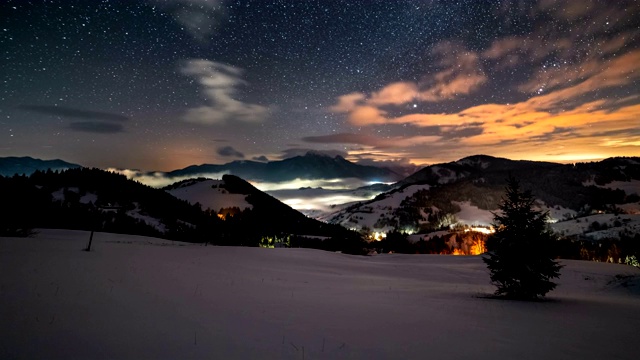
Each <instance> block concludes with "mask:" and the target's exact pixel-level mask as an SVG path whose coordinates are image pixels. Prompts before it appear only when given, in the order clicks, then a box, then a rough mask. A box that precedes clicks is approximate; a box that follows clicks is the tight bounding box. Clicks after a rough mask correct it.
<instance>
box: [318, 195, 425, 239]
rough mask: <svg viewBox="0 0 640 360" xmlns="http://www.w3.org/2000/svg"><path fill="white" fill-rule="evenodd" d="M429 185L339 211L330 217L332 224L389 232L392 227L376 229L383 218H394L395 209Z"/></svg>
mask: <svg viewBox="0 0 640 360" xmlns="http://www.w3.org/2000/svg"><path fill="white" fill-rule="evenodd" d="M429 188H430V186H429V185H410V186H407V187H406V188H404V189H401V190H397V191H393V192H388V193H385V194H383V195H382V198H380V199H378V200H374V201H372V202H370V203H363V204H362V205H360V206H358V207H357V208H356V209H352V210H350V211H349V212H346V211H344V210H342V209H341V210H339V211H337V212H335V213H334V214H333V215H332V216H330V222H337V223H339V224H341V225H342V226H344V227H346V228H353V229H362V228H363V227H365V226H366V227H368V228H369V229H375V230H376V231H383V232H389V231H391V230H393V227H392V226H384V227H382V228H378V227H374V225H375V224H376V222H377V221H378V220H379V219H380V218H381V217H382V216H387V217H393V211H394V209H397V208H399V207H400V203H402V201H404V200H405V199H406V198H408V197H410V196H412V195H413V194H415V193H416V192H418V191H420V190H428V189H429Z"/></svg>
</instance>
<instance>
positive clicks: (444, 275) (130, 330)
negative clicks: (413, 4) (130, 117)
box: [0, 230, 640, 359]
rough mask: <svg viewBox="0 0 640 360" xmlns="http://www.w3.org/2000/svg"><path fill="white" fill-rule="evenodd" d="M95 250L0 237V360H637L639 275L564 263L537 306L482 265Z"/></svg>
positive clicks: (167, 246)
mask: <svg viewBox="0 0 640 360" xmlns="http://www.w3.org/2000/svg"><path fill="white" fill-rule="evenodd" d="M87 238H88V233H86V232H79V231H56V230H42V231H41V232H40V234H39V235H38V236H37V237H35V238H26V239H23V238H0V339H1V340H0V358H1V359H16V358H20V359H69V358H74V359H106V358H109V359H115V358H117V359H187V358H202V359H637V356H638V347H637V340H638V324H640V293H639V290H640V289H639V286H640V282H639V276H640V271H639V270H638V269H636V268H632V267H630V266H624V265H615V264H603V263H592V262H579V261H564V262H563V263H564V264H565V265H566V267H564V268H563V269H562V277H561V278H560V286H559V287H558V289H557V290H555V291H553V292H552V293H551V294H550V296H549V300H550V301H546V302H533V303H529V302H517V301H504V300H492V299H488V298H483V297H482V296H483V295H485V294H488V293H490V292H492V291H493V288H492V287H491V286H490V285H489V283H488V275H487V272H486V270H485V267H484V265H483V263H482V261H481V259H480V257H473V256H439V255H378V256H374V257H359V256H348V255H343V254H337V253H330V252H324V251H319V250H310V249H261V248H238V247H212V246H208V247H204V246H199V245H191V244H184V243H178V242H171V241H164V240H157V239H151V238H144V237H136V236H126V235H112V234H105V233H96V235H95V238H94V244H93V249H94V251H92V252H90V253H87V252H84V251H81V249H82V248H83V247H84V246H86V242H87ZM616 275H622V276H628V277H626V278H620V279H616V277H615V276H616ZM624 285H627V286H626V287H625V286H624Z"/></svg>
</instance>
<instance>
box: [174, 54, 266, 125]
mask: <svg viewBox="0 0 640 360" xmlns="http://www.w3.org/2000/svg"><path fill="white" fill-rule="evenodd" d="M180 71H181V72H182V73H183V74H185V75H188V76H190V77H193V78H194V79H196V81H198V83H199V84H200V85H201V86H202V90H203V92H204V94H205V95H206V99H207V101H208V103H209V105H205V106H200V107H197V108H193V109H189V110H188V111H187V113H186V114H185V115H184V117H183V118H184V120H186V121H188V122H194V123H199V124H205V125H210V124H223V123H226V122H230V121H241V122H249V123H255V122H260V121H262V120H264V119H265V118H266V117H267V116H268V113H269V109H268V108H267V107H265V106H261V105H257V104H250V103H245V102H242V101H239V100H236V99H235V97H236V95H237V94H236V93H237V92H238V90H237V88H238V87H239V86H240V85H246V82H245V81H244V80H243V79H242V78H241V76H242V73H243V71H242V69H239V68H237V67H233V66H230V65H226V64H222V63H218V62H215V61H209V60H203V59H193V60H189V61H186V62H185V63H184V64H183V66H182V67H181V69H180Z"/></svg>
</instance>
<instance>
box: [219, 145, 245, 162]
mask: <svg viewBox="0 0 640 360" xmlns="http://www.w3.org/2000/svg"><path fill="white" fill-rule="evenodd" d="M216 152H217V153H218V155H220V156H225V157H237V158H241V159H244V154H243V153H241V152H240V151H238V150H236V149H234V148H233V147H232V146H223V147H221V148H218V150H217V151H216Z"/></svg>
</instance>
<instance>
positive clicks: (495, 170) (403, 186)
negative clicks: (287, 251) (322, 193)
mask: <svg viewBox="0 0 640 360" xmlns="http://www.w3.org/2000/svg"><path fill="white" fill-rule="evenodd" d="M509 175H511V176H513V177H515V178H516V179H518V180H519V181H520V183H521V186H522V187H523V189H525V190H531V191H532V193H533V195H534V196H535V197H536V198H537V200H538V207H539V208H540V209H543V210H549V212H550V216H551V218H552V219H553V221H556V222H557V223H556V224H554V227H556V228H557V229H559V230H562V231H565V234H577V233H584V232H586V231H587V230H592V229H588V227H589V225H588V224H592V223H593V222H594V221H597V222H599V223H600V222H603V221H604V222H605V223H606V227H607V230H609V231H608V232H607V233H606V234H613V235H615V234H616V231H618V232H622V231H633V232H640V215H636V214H637V213H640V158H637V157H636V158H611V159H606V160H603V161H600V162H594V163H577V164H556V163H549V162H536V161H514V160H509V159H504V158H495V157H491V156H486V155H477V156H471V157H467V158H464V159H461V160H458V161H454V162H450V163H444V164H436V165H432V166H428V167H425V168H423V169H422V170H420V171H418V172H416V173H415V174H413V175H411V176H409V177H407V178H406V179H404V180H402V181H400V182H398V183H396V184H395V185H394V186H395V189H393V190H391V191H388V192H385V193H383V194H380V195H378V196H377V197H376V198H375V199H373V200H370V201H364V202H359V203H357V204H353V205H351V206H349V207H347V208H344V209H341V210H339V211H337V212H335V213H334V214H332V215H331V216H329V217H328V219H329V222H331V223H336V224H341V225H343V226H345V227H347V228H351V229H355V230H363V229H364V230H365V231H369V232H389V231H391V230H393V229H397V230H401V231H406V232H410V233H411V232H420V233H427V232H431V231H434V230H437V229H443V228H445V229H446V228H449V227H450V226H452V225H454V224H456V223H460V224H466V225H474V224H475V225H483V226H488V225H490V223H491V221H492V219H493V215H492V213H491V212H492V211H495V210H497V209H498V204H499V203H500V201H501V198H502V196H503V194H504V186H505V180H506V178H507V177H508V176H509ZM601 213H608V214H609V216H608V217H600V218H591V217H589V216H596V215H597V214H601ZM625 213H626V214H625ZM583 217H585V218H584V219H583V220H582V221H587V222H588V224H587V223H586V222H585V223H583V224H585V225H587V226H584V227H583V226H574V225H571V226H569V225H567V224H568V222H567V221H574V223H575V219H576V218H583ZM579 221H580V220H579ZM614 225H615V226H614ZM623 225H624V226H623ZM596 227H597V228H599V227H600V226H596ZM612 228H615V231H613V230H611V229H612ZM597 231H601V229H598V230H597ZM606 234H602V233H600V234H596V235H594V236H601V235H602V236H605V235H606Z"/></svg>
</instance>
